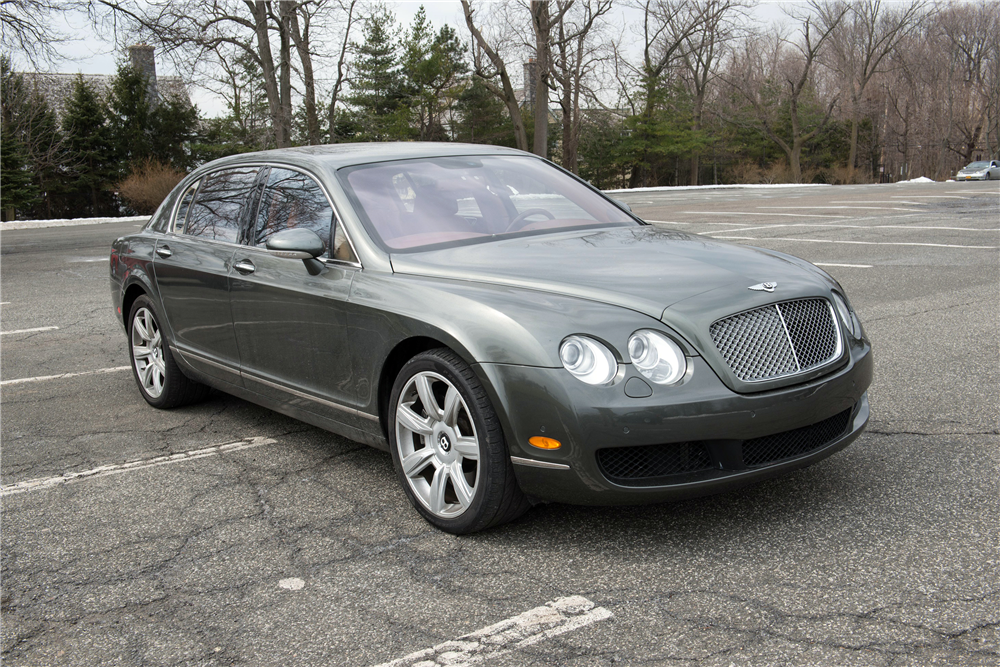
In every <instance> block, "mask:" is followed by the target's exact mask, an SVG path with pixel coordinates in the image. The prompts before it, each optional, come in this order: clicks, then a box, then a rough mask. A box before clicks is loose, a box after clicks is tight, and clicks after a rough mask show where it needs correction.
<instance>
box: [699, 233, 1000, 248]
mask: <svg viewBox="0 0 1000 667" xmlns="http://www.w3.org/2000/svg"><path fill="white" fill-rule="evenodd" d="M712 238H714V239H728V240H733V241H796V242H799V243H841V244H844V245H912V246H923V247H927V248H963V249H968V250H998V249H1000V246H992V245H951V244H948V243H904V242H891V241H833V240H830V239H790V238H782V237H778V236H765V237H762V238H757V237H753V236H713V237H712Z"/></svg>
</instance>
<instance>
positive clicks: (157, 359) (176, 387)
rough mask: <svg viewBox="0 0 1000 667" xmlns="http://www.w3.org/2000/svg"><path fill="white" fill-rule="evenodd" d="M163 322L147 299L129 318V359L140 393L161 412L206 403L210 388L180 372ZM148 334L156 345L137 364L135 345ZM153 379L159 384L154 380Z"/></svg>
mask: <svg viewBox="0 0 1000 667" xmlns="http://www.w3.org/2000/svg"><path fill="white" fill-rule="evenodd" d="M137 320H138V322H137ZM160 322H161V318H160V315H159V313H157V311H156V307H155V306H154V305H153V302H152V300H151V299H150V298H149V297H147V296H145V295H143V296H140V297H139V298H137V299H136V300H135V302H134V303H133V304H132V310H131V311H130V312H129V315H128V358H129V361H131V362H132V364H131V365H132V377H133V378H135V383H136V385H138V387H139V393H140V394H142V397H143V398H144V399H146V402H147V403H149V404H150V405H152V406H153V407H154V408H159V409H161V410H169V409H170V408H178V407H181V406H183V405H190V404H191V403H197V402H198V401H201V400H204V398H205V397H206V396H207V395H208V391H209V389H208V387H206V386H205V385H203V384H201V383H200V382H195V381H194V380H192V379H190V378H188V377H187V376H186V375H184V373H183V372H181V369H180V368H178V366H177V362H176V361H174V357H173V355H172V354H171V353H170V346H169V345H167V344H166V340H165V339H164V338H163V335H162V328H161V327H160ZM137 327H138V330H137ZM144 334H148V336H146V337H145V339H146V340H147V341H148V342H150V343H153V344H151V345H147V346H145V347H146V349H148V350H149V354H148V355H147V356H140V358H139V361H138V362H137V361H136V353H135V350H136V345H135V342H137V341H141V340H143V339H144ZM156 341H158V342H159V344H158V345H156V344H155V342H156ZM140 347H142V346H140ZM140 368H141V369H143V370H145V371H146V372H145V373H144V372H143V370H140ZM153 376H155V377H156V380H151V377H153ZM157 389H159V393H157Z"/></svg>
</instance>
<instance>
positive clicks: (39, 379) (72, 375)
mask: <svg viewBox="0 0 1000 667" xmlns="http://www.w3.org/2000/svg"><path fill="white" fill-rule="evenodd" d="M129 368H130V366H115V367H114V368H100V369H98V370H96V371H81V372H79V373H60V374H59V375H39V376H37V377H33V378H17V379H15V380H3V381H0V386H3V387H6V386H7V385H10V384H24V383H25V382H44V381H45V380H62V379H63V378H75V377H79V376H81V375H98V374H100V373H115V372H117V371H127V370H128V369H129Z"/></svg>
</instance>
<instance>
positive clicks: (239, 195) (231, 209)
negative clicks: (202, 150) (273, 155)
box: [184, 167, 257, 243]
mask: <svg viewBox="0 0 1000 667" xmlns="http://www.w3.org/2000/svg"><path fill="white" fill-rule="evenodd" d="M256 176H257V167H243V168H239V169H222V170H220V171H216V172H214V173H211V174H209V175H208V176H207V177H206V178H205V181H204V183H203V184H202V186H201V189H200V190H198V194H197V195H195V198H194V203H193V204H192V205H191V208H190V210H189V211H188V216H187V224H186V225H185V227H184V233H185V234H188V235H190V236H200V237H202V238H206V239H213V240H215V241H225V242H227V243H236V242H237V241H238V239H239V235H240V222H241V220H242V216H243V214H244V213H245V211H246V209H247V207H248V205H249V203H250V201H251V199H252V195H253V184H254V179H255V178H256Z"/></svg>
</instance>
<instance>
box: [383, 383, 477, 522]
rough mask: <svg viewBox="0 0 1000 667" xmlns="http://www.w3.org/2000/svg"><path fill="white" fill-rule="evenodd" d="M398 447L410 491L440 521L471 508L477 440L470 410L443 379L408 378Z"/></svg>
mask: <svg viewBox="0 0 1000 667" xmlns="http://www.w3.org/2000/svg"><path fill="white" fill-rule="evenodd" d="M396 447H397V449H398V454H399V461H400V464H401V466H402V469H403V474H404V475H405V476H406V481H407V483H408V484H409V485H410V489H411V490H412V491H413V494H414V495H415V496H416V497H417V499H418V500H419V501H420V503H421V504H422V505H423V506H424V507H425V508H427V509H428V510H429V511H431V512H432V513H433V514H434V515H435V516H438V517H441V518H446V519H450V518H454V517H457V516H459V515H460V514H462V513H463V512H465V511H466V510H467V509H469V506H470V505H471V504H472V501H473V499H474V498H475V496H476V488H477V486H478V484H479V468H480V466H479V456H480V452H479V438H478V437H477V434H476V427H475V423H474V421H473V418H472V414H471V413H470V412H469V406H468V405H466V403H465V399H463V398H462V394H461V393H460V392H459V391H458V389H457V388H456V387H455V386H454V385H453V384H452V383H451V382H450V381H449V380H447V379H445V378H444V377H442V376H441V375H438V374H437V373H433V372H430V371H422V372H420V373H417V374H416V375H414V376H413V377H411V378H410V379H409V380H408V381H407V382H406V385H405V386H404V387H403V391H402V392H400V394H399V402H398V403H397V406H396Z"/></svg>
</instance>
